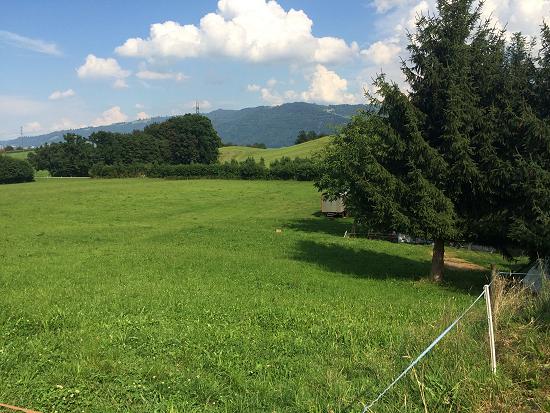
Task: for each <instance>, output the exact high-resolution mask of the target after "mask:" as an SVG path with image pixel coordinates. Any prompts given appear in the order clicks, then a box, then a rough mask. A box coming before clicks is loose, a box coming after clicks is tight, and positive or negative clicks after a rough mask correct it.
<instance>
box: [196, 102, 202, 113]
mask: <svg viewBox="0 0 550 413" xmlns="http://www.w3.org/2000/svg"><path fill="white" fill-rule="evenodd" d="M195 113H196V114H197V115H199V114H200V113H201V108H200V104H199V101H198V100H197V101H195Z"/></svg>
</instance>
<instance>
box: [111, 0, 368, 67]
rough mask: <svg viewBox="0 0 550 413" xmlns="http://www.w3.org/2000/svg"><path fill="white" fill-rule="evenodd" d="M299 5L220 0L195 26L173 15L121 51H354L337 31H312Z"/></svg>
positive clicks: (254, 56) (320, 58)
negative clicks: (317, 33) (331, 33)
mask: <svg viewBox="0 0 550 413" xmlns="http://www.w3.org/2000/svg"><path fill="white" fill-rule="evenodd" d="M312 26H313V22H312V21H311V19H310V18H309V17H308V16H307V15H306V14H305V13H304V12H303V11H302V10H294V9H290V10H288V11H286V10H284V9H283V8H282V7H281V6H280V5H279V3H277V1H275V0H270V1H266V0H220V1H218V10H217V11H216V12H215V13H209V14H207V15H205V16H204V17H202V19H201V20H200V23H199V25H198V26H195V25H193V24H185V25H182V24H180V23H177V22H174V21H166V22H164V23H156V24H153V25H151V28H150V32H149V37H148V38H146V39H142V38H139V37H137V38H130V39H128V40H127V41H126V42H125V43H124V44H123V45H122V46H119V47H117V48H116V52H117V53H118V54H119V55H121V56H129V57H142V58H148V59H155V58H192V57H198V56H225V57H232V58H235V59H242V60H247V61H250V62H266V61H292V62H316V63H331V62H341V61H343V60H346V59H349V58H351V57H353V56H355V55H356V54H357V52H358V46H357V44H355V43H352V44H351V45H348V44H347V43H346V42H345V41H344V40H343V39H339V38H335V37H320V38H319V37H315V36H314V35H313V33H312Z"/></svg>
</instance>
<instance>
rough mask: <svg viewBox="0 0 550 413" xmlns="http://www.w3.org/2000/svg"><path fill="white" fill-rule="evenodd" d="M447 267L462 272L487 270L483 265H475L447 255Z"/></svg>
mask: <svg viewBox="0 0 550 413" xmlns="http://www.w3.org/2000/svg"><path fill="white" fill-rule="evenodd" d="M445 267H446V268H449V269H451V270H461V271H485V270H486V269H487V268H485V267H482V266H481V265H478V264H474V263H473V262H470V261H467V260H464V259H462V258H457V257H453V256H448V255H445Z"/></svg>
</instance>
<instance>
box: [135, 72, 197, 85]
mask: <svg viewBox="0 0 550 413" xmlns="http://www.w3.org/2000/svg"><path fill="white" fill-rule="evenodd" d="M136 76H137V77H138V78H139V79H142V80H175V81H176V82H182V81H184V80H186V79H188V76H185V75H184V74H183V73H181V72H178V73H172V72H154V71H151V70H140V71H139V72H137V73H136Z"/></svg>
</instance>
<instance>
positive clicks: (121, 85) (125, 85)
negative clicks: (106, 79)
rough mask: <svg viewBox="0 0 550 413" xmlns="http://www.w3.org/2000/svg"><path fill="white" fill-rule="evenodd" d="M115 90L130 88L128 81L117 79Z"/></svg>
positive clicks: (114, 84)
mask: <svg viewBox="0 0 550 413" xmlns="http://www.w3.org/2000/svg"><path fill="white" fill-rule="evenodd" d="M113 88H114V89H126V88H128V83H126V79H117V80H115V82H114V83H113Z"/></svg>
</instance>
